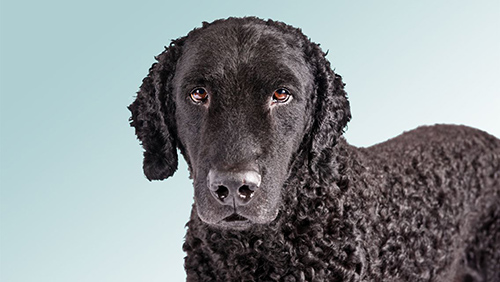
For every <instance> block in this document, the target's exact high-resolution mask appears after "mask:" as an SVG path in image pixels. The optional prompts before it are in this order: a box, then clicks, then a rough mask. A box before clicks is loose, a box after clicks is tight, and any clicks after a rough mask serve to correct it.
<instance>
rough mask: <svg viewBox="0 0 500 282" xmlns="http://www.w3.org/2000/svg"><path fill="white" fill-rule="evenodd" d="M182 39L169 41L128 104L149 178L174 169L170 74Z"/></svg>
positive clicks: (174, 142) (173, 126)
mask: <svg viewBox="0 0 500 282" xmlns="http://www.w3.org/2000/svg"><path fill="white" fill-rule="evenodd" d="M182 44H183V40H181V39H178V40H175V41H172V43H171V44H170V46H169V47H168V48H167V47H165V51H163V53H161V54H160V55H158V56H157V57H156V60H157V62H156V63H154V64H153V66H152V67H151V68H150V69H149V74H148V76H147V77H145V78H144V79H143V80H142V85H141V87H140V90H139V91H138V92H137V98H136V100H135V101H134V102H133V103H132V104H131V105H130V106H129V107H128V109H129V110H130V111H131V112H132V116H131V118H130V125H131V126H133V127H135V133H136V135H137V138H138V139H139V140H140V141H141V143H142V146H143V148H144V163H143V168H144V174H145V175H146V177H147V178H148V179H149V180H163V179H165V178H167V177H169V176H172V175H173V174H174V172H175V171H176V170H177V163H178V161H177V151H176V147H177V129H176V124H175V103H174V100H173V94H172V77H173V76H174V73H175V67H176V63H177V60H178V58H179V57H180V54H181V51H182Z"/></svg>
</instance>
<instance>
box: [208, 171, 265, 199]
mask: <svg viewBox="0 0 500 282" xmlns="http://www.w3.org/2000/svg"><path fill="white" fill-rule="evenodd" d="M207 181H208V186H209V188H210V192H211V194H212V196H213V197H214V198H215V199H217V201H219V202H220V203H221V204H223V205H231V206H233V205H234V206H235V207H236V206H244V205H246V204H248V203H249V202H250V201H251V200H252V198H253V197H254V194H255V192H256V191H257V190H258V188H259V186H260V181H261V176H260V174H259V173H258V172H256V171H253V170H247V171H236V172H235V171H218V170H210V171H209V173H208V179H207Z"/></svg>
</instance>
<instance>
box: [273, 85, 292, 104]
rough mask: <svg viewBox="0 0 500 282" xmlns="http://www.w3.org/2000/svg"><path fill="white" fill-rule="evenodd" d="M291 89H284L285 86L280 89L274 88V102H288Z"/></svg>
mask: <svg viewBox="0 0 500 282" xmlns="http://www.w3.org/2000/svg"><path fill="white" fill-rule="evenodd" d="M290 97H291V95H290V91H288V90H286V89H284V88H280V89H276V90H274V93H273V102H274V103H286V102H288V100H290Z"/></svg>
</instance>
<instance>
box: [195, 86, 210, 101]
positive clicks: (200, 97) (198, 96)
mask: <svg viewBox="0 0 500 282" xmlns="http://www.w3.org/2000/svg"><path fill="white" fill-rule="evenodd" d="M207 98H208V92H207V90H205V88H196V89H195V90H193V91H192V92H191V100H193V102H195V103H201V102H204V101H205V100H207Z"/></svg>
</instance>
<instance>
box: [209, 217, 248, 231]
mask: <svg viewBox="0 0 500 282" xmlns="http://www.w3.org/2000/svg"><path fill="white" fill-rule="evenodd" d="M217 225H218V226H220V227H222V228H228V229H234V230H245V229H247V228H249V227H250V226H252V221H251V220H249V219H248V218H246V217H244V216H242V215H240V214H238V213H232V214H231V215H229V216H227V217H225V218H224V219H222V220H221V221H219V222H218V223H217Z"/></svg>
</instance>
